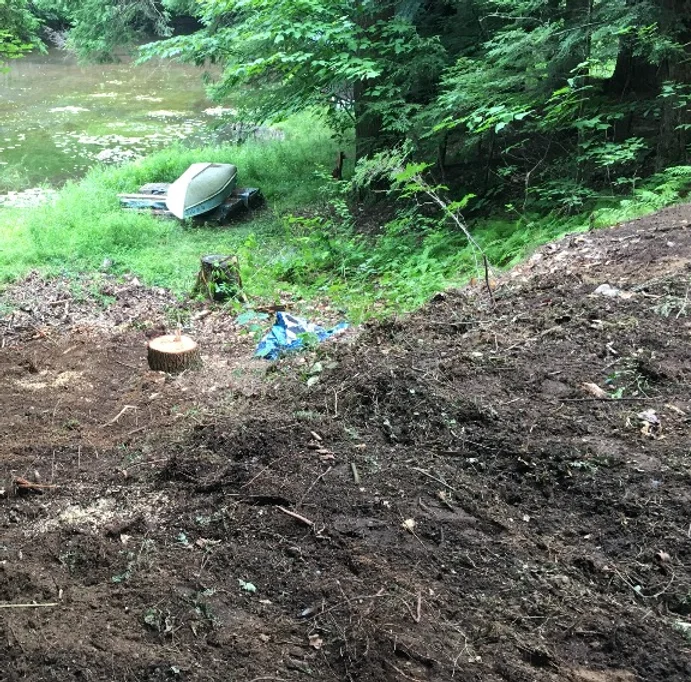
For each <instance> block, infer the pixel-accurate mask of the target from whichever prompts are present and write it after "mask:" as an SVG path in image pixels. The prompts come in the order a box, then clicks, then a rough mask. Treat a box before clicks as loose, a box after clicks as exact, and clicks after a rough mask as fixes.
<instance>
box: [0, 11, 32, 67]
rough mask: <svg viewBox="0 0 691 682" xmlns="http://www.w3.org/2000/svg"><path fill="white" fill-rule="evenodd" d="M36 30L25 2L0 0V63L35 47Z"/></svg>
mask: <svg viewBox="0 0 691 682" xmlns="http://www.w3.org/2000/svg"><path fill="white" fill-rule="evenodd" d="M38 28H39V22H38V20H37V18H36V17H35V16H34V15H33V14H32V12H31V11H30V8H29V3H28V1H27V0H0V62H1V61H3V60H6V59H15V58H17V57H20V56H21V55H22V54H24V53H25V52H28V51H29V50H31V49H33V48H34V47H36V46H37V44H38V42H39V41H38V36H37V32H38Z"/></svg>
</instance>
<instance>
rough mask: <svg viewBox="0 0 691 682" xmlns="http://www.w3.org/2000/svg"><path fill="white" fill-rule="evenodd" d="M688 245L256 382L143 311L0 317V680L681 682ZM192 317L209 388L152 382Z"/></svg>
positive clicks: (168, 314) (152, 296)
mask: <svg viewBox="0 0 691 682" xmlns="http://www.w3.org/2000/svg"><path fill="white" fill-rule="evenodd" d="M690 221H691V207H690V206H682V207H677V208H673V209H669V210H666V211H663V212H661V213H659V214H656V215H654V216H651V217H648V218H645V219H643V220H640V221H636V222H632V223H629V224H625V225H621V226H619V227H617V228H614V229H610V230H603V231H600V232H594V233H588V234H583V235H577V236H573V237H569V238H567V239H565V240H562V241H560V242H558V243H556V244H553V245H549V246H547V247H545V248H543V249H541V250H540V251H539V252H538V253H536V254H535V255H534V256H533V258H531V259H530V260H529V261H528V262H526V263H524V264H523V265H522V266H520V267H519V268H517V269H515V270H514V271H512V272H511V273H508V274H507V275H505V276H504V277H503V278H502V279H501V280H500V281H499V282H498V283H497V286H496V288H495V289H494V298H495V299H496V304H493V303H492V301H491V299H490V297H489V295H488V293H487V292H486V291H485V290H483V287H482V286H481V285H478V286H477V287H476V288H469V289H466V290H463V291H458V292H447V293H445V294H440V295H439V296H437V297H436V298H435V299H434V300H433V301H431V302H430V303H429V304H428V305H427V306H425V307H424V308H423V309H421V310H420V311H418V312H417V313H416V314H414V315H412V316H409V317H405V318H401V319H397V320H389V321H387V322H384V323H376V324H371V325H369V326H367V327H366V328H365V329H363V330H361V332H360V333H359V334H358V335H357V336H351V337H350V339H349V342H338V343H337V342H332V343H329V344H325V345H324V346H322V347H321V348H320V349H319V350H318V351H317V352H316V353H309V354H303V355H302V356H300V357H295V358H292V359H287V360H283V361H281V362H279V363H277V364H275V365H270V364H268V363H263V362H259V361H256V360H252V359H251V355H252V350H253V347H254V339H253V338H252V337H251V336H249V335H247V334H241V333H240V330H239V329H238V327H237V326H236V325H235V324H234V323H233V321H232V317H231V316H229V315H227V314H226V313H224V312H223V311H220V310H218V311H212V312H210V313H207V311H204V310H201V309H195V310H193V311H192V312H191V314H188V313H186V312H184V310H183V308H182V307H181V305H180V304H179V303H178V302H176V301H175V300H174V299H172V298H171V297H170V296H169V295H168V294H167V293H166V292H164V291H160V290H159V291H152V290H147V289H145V288H144V287H141V286H140V285H139V284H138V283H137V282H136V281H130V282H125V283H119V284H117V283H115V282H114V281H111V280H109V279H108V278H104V279H101V280H93V281H89V282H88V283H79V282H78V283H77V284H75V282H74V281H73V282H66V281H57V282H45V281H43V280H41V279H40V278H38V277H32V278H30V279H29V280H28V281H27V282H24V283H22V284H21V285H17V286H15V287H13V288H11V289H9V290H7V291H5V292H4V294H3V297H2V303H3V308H2V311H1V312H0V317H1V318H2V320H1V321H0V329H1V330H2V331H1V332H0V333H1V334H2V350H0V373H1V376H2V385H3V390H2V393H1V396H0V435H1V436H2V440H1V443H0V488H2V489H3V492H2V493H1V494H0V679H1V680H8V681H9V680H54V681H57V682H65V681H67V680H111V681H115V680H118V681H120V680H122V681H125V680H127V681H132V682H134V681H137V682H143V681H154V680H208V681H218V682H220V681H224V682H225V681H227V680H239V681H245V682H250V681H254V682H259V681H260V680H278V681H281V680H285V681H288V680H290V681H292V680H310V679H318V680H362V681H368V680H372V681H375V680H390V681H394V680H395V681H405V680H413V681H419V680H425V681H435V682H436V681H440V682H441V681H442V680H444V681H448V680H461V681H463V682H470V681H477V682H480V681H482V682H499V681H505V682H529V681H530V682H532V681H536V682H548V681H549V682H564V681H568V682H638V681H641V682H643V681H645V682H662V681H669V682H672V681H679V682H681V681H682V680H684V681H687V680H689V679H691V486H690V476H691V438H690V437H689V431H690V429H691V390H690V389H691V352H690V348H691V300H689V299H690V297H689V292H690V289H691V229H690V228H689V222H690ZM603 284H607V285H609V288H607V287H605V288H604V289H599V287H601V285H603ZM596 290H598V291H599V292H601V293H594V292H595V291H596ZM183 316H184V320H183V322H184V324H185V325H186V328H187V329H189V331H190V332H191V333H192V334H193V335H194V336H196V338H198V339H199V340H200V341H202V343H203V347H204V360H205V364H204V369H202V370H201V371H200V372H195V373H187V374H183V375H182V376H179V377H177V378H171V377H166V376H164V375H161V374H157V373H152V372H149V371H148V370H147V368H146V361H145V341H146V334H149V335H150V334H152V333H157V331H159V330H161V329H162V328H163V327H164V326H168V327H170V326H171V325H174V324H175V322H176V319H181V318H182V317H183ZM310 377H318V381H316V383H315V379H314V378H313V379H312V380H310V381H309V385H308V380H309V379H310ZM18 478H23V479H26V480H27V481H28V482H30V483H34V484H39V485H44V486H52V487H45V488H41V489H40V491H36V490H27V489H26V488H25V487H22V486H21V485H20V486H17V485H16V482H17V479H18Z"/></svg>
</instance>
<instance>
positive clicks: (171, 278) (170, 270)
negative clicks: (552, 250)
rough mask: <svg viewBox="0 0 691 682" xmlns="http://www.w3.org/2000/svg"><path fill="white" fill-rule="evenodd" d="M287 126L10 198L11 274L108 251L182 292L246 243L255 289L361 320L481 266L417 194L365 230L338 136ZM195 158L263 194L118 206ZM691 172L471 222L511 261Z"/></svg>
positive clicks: (3, 240) (6, 252) (3, 251)
mask: <svg viewBox="0 0 691 682" xmlns="http://www.w3.org/2000/svg"><path fill="white" fill-rule="evenodd" d="M283 128H284V130H285V134H286V137H285V140H282V141H275V140H274V141H265V142H263V141H250V142H247V143H245V144H242V145H226V146H219V147H210V148H205V149H193V150H192V149H185V148H183V147H170V148H169V149H167V150H164V151H162V152H158V153H156V154H153V155H152V156H150V157H147V158H145V159H141V160H139V161H137V162H134V163H130V164H127V165H123V166H120V167H110V168H96V169H93V170H91V171H90V172H89V173H88V175H87V176H86V177H85V178H84V179H83V180H82V181H80V182H76V183H71V184H68V185H66V186H65V187H64V188H63V189H62V190H61V192H60V193H59V196H58V198H57V201H56V202H55V203H54V204H51V205H46V206H41V207H37V208H34V209H22V210H19V209H8V208H3V209H0V279H3V280H5V281H7V280H11V279H15V278H18V277H21V276H23V275H25V274H26V273H27V272H28V271H30V270H32V269H39V270H41V271H43V272H45V273H48V274H58V273H59V274H68V275H69V274H71V273H77V272H80V273H81V272H90V271H94V270H98V269H99V268H101V265H102V263H103V262H104V260H106V259H108V261H111V262H112V266H111V267H110V269H109V271H111V272H114V273H116V274H124V273H133V274H136V275H137V276H138V277H139V278H140V279H141V280H142V281H143V282H145V283H147V284H151V285H157V286H164V287H168V288H170V289H172V290H173V291H175V292H177V293H179V294H181V295H183V294H185V293H187V292H189V291H190V290H191V288H192V285H193V282H194V278H195V276H196V272H197V269H198V265H199V258H200V256H201V255H203V254H208V253H235V254H238V256H239V258H240V262H241V266H242V274H243V280H244V283H245V286H246V289H247V292H248V294H250V295H251V296H260V297H263V298H268V299H276V298H278V296H279V294H280V292H281V291H289V292H291V293H292V294H293V295H294V296H296V297H304V298H306V299H311V298H322V299H323V298H328V299H330V300H331V301H332V302H333V303H334V304H336V305H338V306H340V307H341V308H343V309H344V311H346V312H347V314H348V316H349V317H350V318H351V319H352V320H354V321H358V320H361V319H363V318H366V317H370V316H373V315H380V314H387V313H390V312H395V311H404V310H410V309H413V308H415V307H416V306H419V305H420V304H421V303H423V302H424V301H425V300H427V299H428V298H429V297H430V296H431V295H433V294H434V293H435V292H436V291H439V290H442V289H444V288H448V287H449V286H454V285H460V284H462V283H464V282H465V281H467V280H468V279H469V278H470V277H472V276H476V275H477V274H478V271H477V258H476V256H477V254H476V253H474V252H473V250H472V249H471V248H470V247H469V246H468V244H467V242H466V240H465V237H464V235H463V234H462V233H461V232H460V231H458V230H455V229H453V226H451V225H448V224H444V223H443V222H441V221H440V220H439V219H432V218H429V217H425V216H424V215H422V214H420V212H418V211H416V210H414V209H412V208H411V209H401V210H399V211H398V212H397V214H396V215H395V217H394V218H389V219H387V220H386V221H383V223H384V224H380V225H378V226H377V227H378V229H377V230H375V234H369V235H365V234H362V233H361V232H360V231H359V230H358V229H357V227H356V225H355V221H354V220H353V219H352V214H350V213H349V212H348V211H347V210H346V208H345V207H346V203H347V200H348V199H349V197H348V196H346V192H347V190H348V185H347V183H336V182H334V181H333V180H332V179H331V177H330V172H329V171H330V169H331V167H332V165H333V162H334V159H335V157H336V152H337V150H338V148H339V146H338V145H337V144H336V143H335V142H334V140H333V139H332V137H331V135H330V132H329V131H328V130H327V129H326V128H325V127H324V126H323V125H322V124H321V123H320V122H319V120H318V119H315V118H313V117H310V116H301V117H297V118H295V119H293V120H291V121H290V122H289V123H286V124H285V125H284V126H283ZM198 161H210V162H224V163H227V162H232V163H234V164H236V165H237V166H238V169H239V182H240V184H241V185H243V186H256V187H260V188H261V189H262V191H263V193H264V195H265V197H266V201H267V205H266V207H265V208H264V209H262V210H260V211H257V212H255V213H254V214H253V215H252V216H251V219H250V220H245V221H240V222H237V223H233V224H231V225H230V226H226V227H198V226H194V225H192V224H189V223H180V222H178V221H175V220H166V219H160V218H156V217H154V216H152V215H150V214H148V213H145V212H142V213H140V212H134V211H128V210H124V209H122V208H121V207H120V204H119V201H118V198H117V194H118V193H119V192H134V191H137V189H138V188H139V186H141V185H142V184H144V183H147V182H171V181H173V180H174V179H175V178H177V177H178V176H179V175H180V174H181V173H182V172H183V171H184V170H185V169H186V168H187V167H188V166H189V165H190V164H191V163H194V162H198ZM690 180H691V168H687V167H681V168H679V169H670V170H669V171H666V172H665V174H663V175H661V176H657V177H656V178H652V179H651V180H650V181H649V183H648V184H647V185H646V186H644V187H641V188H640V189H639V190H637V191H636V192H635V193H634V194H633V195H631V196H629V197H627V198H624V199H615V198H612V199H611V200H609V201H605V202H603V203H602V205H601V206H600V207H599V208H598V209H597V210H595V211H594V212H592V213H590V214H588V215H576V216H570V217H568V216H564V215H547V216H529V215H519V216H514V217H507V216H503V217H501V218H497V219H487V218H484V219H480V218H478V217H476V218H475V219H474V220H473V221H471V228H472V230H473V233H474V236H475V238H476V240H477V241H478V242H479V244H480V245H481V246H482V248H483V250H484V252H485V253H486V255H487V257H488V259H489V261H490V262H491V263H493V264H494V265H496V266H498V267H508V266H510V265H512V264H514V263H515V262H517V261H518V260H520V259H521V258H524V257H525V256H526V255H527V254H528V253H530V251H531V250H532V249H534V248H535V247H536V246H537V245H539V244H542V243H545V242H547V241H550V240H552V239H554V238H556V237H559V236H561V235H563V234H565V233H567V232H573V231H579V230H586V229H588V228H589V227H592V226H593V225H595V226H598V227H602V226H605V225H611V224H614V223H616V222H618V221H621V220H627V219H630V218H633V217H636V216H639V215H642V214H644V213H646V212H650V211H652V210H656V209H658V208H661V207H662V206H664V205H667V204H670V203H674V202H675V201H677V200H678V199H679V196H680V193H681V192H682V190H683V188H684V187H686V186H687V185H688V184H689V182H690ZM350 198H352V197H350ZM375 218H376V214H375Z"/></svg>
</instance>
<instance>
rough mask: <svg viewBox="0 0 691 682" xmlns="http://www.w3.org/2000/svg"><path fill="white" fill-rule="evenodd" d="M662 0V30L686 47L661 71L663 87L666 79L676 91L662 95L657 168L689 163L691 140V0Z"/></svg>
mask: <svg viewBox="0 0 691 682" xmlns="http://www.w3.org/2000/svg"><path fill="white" fill-rule="evenodd" d="M661 4H662V7H663V12H664V16H663V23H662V27H663V30H664V29H666V32H669V33H670V34H672V35H675V34H676V35H675V38H676V41H677V43H679V44H680V45H681V46H682V47H683V50H684V53H683V54H681V55H675V56H674V57H671V58H668V59H666V60H665V61H664V62H663V63H662V64H661V66H660V69H659V71H658V77H659V82H660V86H661V89H662V86H663V84H664V83H670V84H672V85H676V86H677V91H676V92H670V93H669V95H668V96H665V97H662V98H661V100H662V110H661V113H660V136H659V140H658V145H657V155H656V158H655V167H656V170H658V171H660V170H663V169H664V168H667V167H668V166H675V165H680V164H686V163H687V162H688V160H689V153H688V145H689V143H690V142H691V136H690V135H689V131H688V130H687V126H689V125H690V124H691V111H690V107H689V102H688V99H687V97H688V86H689V85H691V0H661ZM663 92H665V91H664V90H663Z"/></svg>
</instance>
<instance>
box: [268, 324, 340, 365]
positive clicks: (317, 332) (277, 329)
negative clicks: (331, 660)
mask: <svg viewBox="0 0 691 682" xmlns="http://www.w3.org/2000/svg"><path fill="white" fill-rule="evenodd" d="M347 327H348V324H347V323H346V322H339V323H338V324H337V325H336V326H335V327H332V328H331V329H324V327H320V326H319V325H317V324H313V323H312V322H308V321H307V320H303V319H302V318H301V317H295V316H294V315H290V314H289V313H276V323H275V324H274V326H273V327H271V331H270V332H269V333H268V334H267V335H266V336H265V337H264V338H263V339H262V340H261V341H260V343H259V345H258V346H257V351H256V353H255V356H256V357H259V358H266V359H267V360H276V359H277V358H278V357H279V356H280V355H281V353H285V352H287V351H295V350H299V349H300V348H302V347H303V345H304V342H303V338H302V336H303V335H304V334H309V335H312V334H313V335H314V336H316V337H317V338H318V339H319V341H325V340H326V339H328V338H329V337H330V336H333V335H334V334H336V333H338V332H340V331H342V330H343V329H346V328H347Z"/></svg>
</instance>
